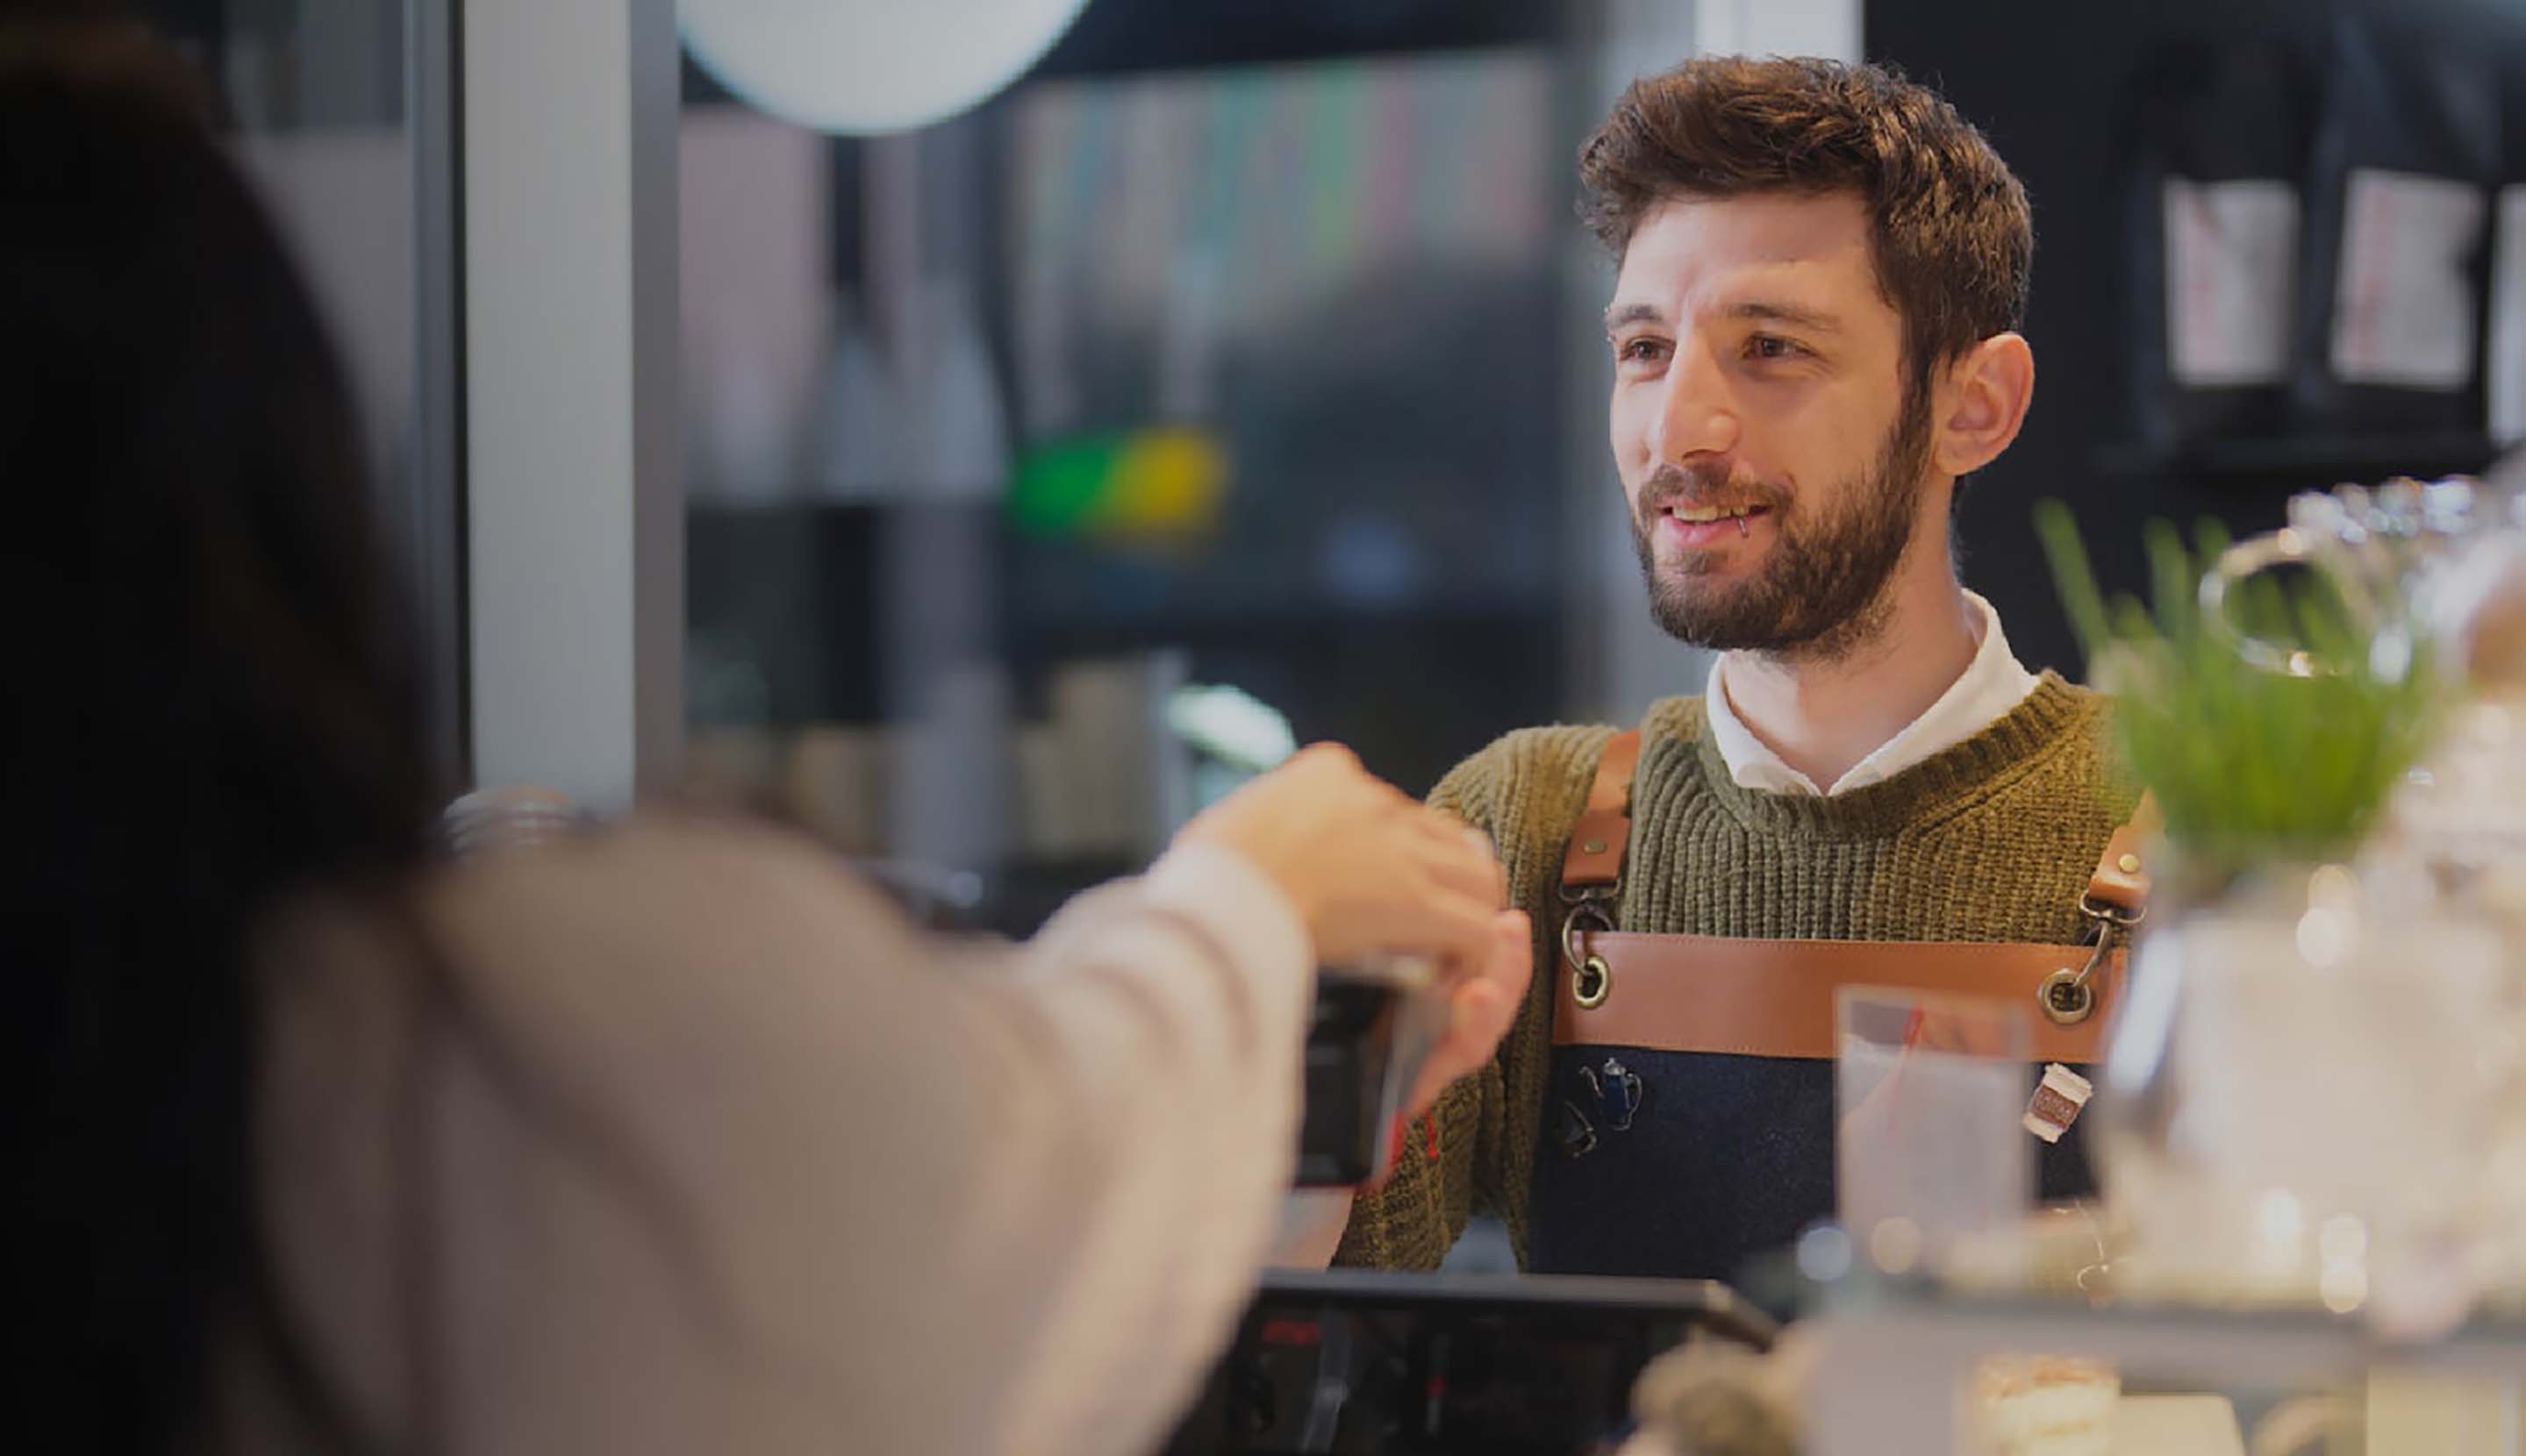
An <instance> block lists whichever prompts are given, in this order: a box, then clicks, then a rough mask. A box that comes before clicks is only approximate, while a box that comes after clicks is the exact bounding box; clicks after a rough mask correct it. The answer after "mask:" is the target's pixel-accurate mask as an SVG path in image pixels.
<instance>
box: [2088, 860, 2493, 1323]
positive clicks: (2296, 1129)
mask: <svg viewBox="0 0 2526 1456" xmlns="http://www.w3.org/2000/svg"><path fill="white" fill-rule="evenodd" d="M2176 879H2177V882H2178V884H2181V883H2183V882H2184V879H2185V878H2184V877H2180V876H2179V877H2176ZM2160 883H2161V885H2162V886H2164V885H2165V884H2166V880H2164V879H2161V881H2160ZM2191 883H2192V884H2193V886H2194V888H2193V889H2192V891H2191V892H2190V893H2187V892H2185V891H2184V890H2182V889H2176V890H2175V891H2174V893H2172V894H2171V895H2166V894H2162V895H2161V899H2160V905H2159V909H2158V912H2157V914H2156V915H2155V916H2154V917H2153V924H2152V926H2151V928H2150V929H2149V930H2148V931H2147V932H2145V933H2144V934H2143V936H2142V938H2141V940H2140V943H2139V946H2138V950H2137V954H2136V958H2135V961H2134V964H2133V969H2132V978H2131V983H2130V990H2129V992H2128V994H2127V996H2126V998H2125V1001H2124V1006H2123V1010H2122V1013H2121V1015H2120V1017H2119V1018H2118V1020H2117V1022H2116V1024H2115V1026H2114V1028H2113V1029H2112V1030H2111V1032H2110V1033H2109V1036H2108V1041H2107V1047H2106V1053H2105V1061H2104V1065H2103V1067H2102V1068H2101V1069H2100V1083H2101V1084H2100V1088H2099V1092H2098V1097H2097V1106H2096V1108H2095V1109H2094V1112H2093V1114H2092V1115H2093V1116H2094V1117H2096V1119H2097V1125H2098V1126H2097V1155H2098V1158H2099V1161H2100V1170H2099V1171H2100V1173H2101V1174H2102V1177H2103V1180H2104V1183H2105V1189H2106V1194H2107V1197H2108V1199H2109V1201H2110V1203H2111V1206H2112V1208H2113V1211H2114V1213H2115V1215H2116V1217H2117V1218H2118V1219H2119V1220H2121V1221H2123V1222H2125V1223H2127V1224H2128V1226H2129V1228H2130V1230H2131V1235H2132V1240H2133V1245H2132V1253H2131V1255H2130V1256H2129V1257H2128V1258H2127V1259H2126V1260H2123V1261H2120V1262H2119V1263H2118V1267H2117V1280H2116V1282H2117V1285H2118V1287H2119V1288H2120V1290H2121V1292H2122V1293H2123V1294H2125V1295H2126V1296H2128V1295H2132V1294H2141V1295H2145V1296H2151V1297H2169V1298H2182V1299H2205V1300H2211V1301H2217V1302H2222V1303H2238V1302H2267V1301H2268V1302H2287V1303H2299V1302H2320V1303H2322V1304H2324V1305H2325V1306H2327V1307H2329V1308H2332V1309H2334V1310H2336V1311H2340V1312H2345V1313H2348V1312H2349V1311H2352V1310H2359V1311H2362V1312H2363V1313H2364V1314H2365V1315H2367V1316H2368V1317H2369V1318H2370V1319H2371V1320H2372V1321H2373V1322H2374V1323H2375V1324H2376V1325H2377V1326H2378V1328H2380V1330H2383V1331H2386V1332H2389V1333H2392V1334H2394V1335H2398V1336H2404V1337H2418V1336H2424V1335H2428V1334H2433V1333H2437V1332H2442V1331H2444V1330H2446V1329H2448V1328H2450V1327H2451V1326H2452V1325H2453V1324H2455V1323H2456V1322H2457V1321H2458V1320H2460V1319H2461V1318H2462V1316H2463V1314H2464V1313H2465V1311H2466V1310H2467V1309H2468V1308H2470V1306H2471V1304H2472V1302H2473V1300H2474V1297H2475V1295H2476V1293H2477V1291H2478V1290H2479V1288H2480V1287H2481V1286H2482V1284H2483V1282H2484V1279H2485V1263H2486V1259H2487V1252H2486V1251H2487V1247H2488V1242H2489V1240H2490V1237H2491V1234H2492V1232H2493V1228H2494V1225H2495V1224H2496V1222H2497V1215H2496V1209H2495V1208H2494V1205H2493V1198H2492V1193H2491V1188H2490V1180H2489V1179H2488V1178H2486V1176H2485V1169H2486V1164H2487V1160H2488V1157H2489V1154H2490V1152H2491V1150H2492V1149H2493V1148H2494V1146H2495V1144H2496V1142H2497V1140H2498V1135H2499V1124H2500V1121H2501V1106H2502V1104H2503V1102H2504V1101H2505V1100H2506V1098H2505V1096H2504V1094H2505V1093H2506V1092H2507V1091H2508V1090H2509V1088H2510V1087H2511V1085H2512V1084H2513V1082H2514V1080H2515V1064H2516V1061H2517V1056H2516V1046H2517V1035H2516V1030H2517V1013H2516V1004H2517V997H2516V996H2515V994H2514V992H2513V989H2512V986H2511V984H2510V978H2509V977H2508V974H2507V970H2506V964H2505V960H2504V952H2503V948H2502V946H2501V937H2500V936H2499V934H2498V933H2497V931H2496V929H2494V927H2493V926H2492V924H2491V923H2489V922H2488V921H2487V920H2485V919H2483V918H2481V917H2478V916H2475V915H2472V914H2470V913H2468V912H2466V911H2464V910H2463V909H2461V908H2460V907H2458V906H2456V905H2453V904H2452V903H2450V902H2449V901H2447V900H2445V899H2444V898H2441V897H2439V896H2436V895H2434V894H2433V893H2431V892H2430V891H2429V889H2428V887H2427V884H2426V881H2425V879H2423V878H2421V877H2414V876H2407V875H2403V874H2400V873H2398V872H2397V870H2396V869H2395V868H2394V867H2393V866H2363V867H2362V868H2361V869H2359V870H2356V871H2354V870H2353V869H2352V868H2351V867H2349V866H2348V865H2345V864H2341V863H2335V862H2331V861H2328V860H2324V859H2318V858H2310V859H2292V860H2287V861H2283V862H2278V863H2269V864H2266V865H2264V866H2262V867H2260V868H2256V869H2253V870H2250V871H2247V872H2244V873H2241V874H2236V875H2230V876H2222V877H2216V878H2210V877H2203V876H2198V875H2196V876H2194V877H2191Z"/></svg>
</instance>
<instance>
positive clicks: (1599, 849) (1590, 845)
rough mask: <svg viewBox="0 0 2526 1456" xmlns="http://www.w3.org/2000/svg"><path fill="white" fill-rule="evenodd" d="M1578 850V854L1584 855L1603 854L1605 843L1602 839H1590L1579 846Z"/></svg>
mask: <svg viewBox="0 0 2526 1456" xmlns="http://www.w3.org/2000/svg"><path fill="white" fill-rule="evenodd" d="M1579 849H1580V852H1581V853H1584V854H1603V853H1604V852H1605V841H1604V840H1602V839H1591V840H1589V841H1588V842H1587V843H1585V844H1582V845H1580V846H1579Z"/></svg>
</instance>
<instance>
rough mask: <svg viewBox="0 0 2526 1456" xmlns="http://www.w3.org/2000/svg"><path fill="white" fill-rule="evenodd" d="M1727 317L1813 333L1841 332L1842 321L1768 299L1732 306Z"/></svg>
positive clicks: (1750, 300)
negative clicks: (1806, 330)
mask: <svg viewBox="0 0 2526 1456" xmlns="http://www.w3.org/2000/svg"><path fill="white" fill-rule="evenodd" d="M1728 317H1730V318H1732V319H1744V320H1748V321H1750V322H1753V323H1756V324H1787V325H1789V326H1791V327H1793V328H1804V329H1808V330H1810V331H1812V332H1815V333H1840V332H1841V331H1842V321H1841V320H1839V319H1836V318H1835V317H1834V316H1833V315H1831V314H1828V313H1823V312H1821V311H1819V310H1816V309H1808V308H1800V307H1798V306H1797V305H1796V304H1793V303H1779V302H1775V301H1772V300H1769V299H1761V298H1750V299H1747V300H1746V301H1744V302H1743V303H1740V304H1735V305H1732V306H1731V307H1730V308H1729V310H1728Z"/></svg>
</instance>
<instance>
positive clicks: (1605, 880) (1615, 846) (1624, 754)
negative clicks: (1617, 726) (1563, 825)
mask: <svg viewBox="0 0 2526 1456" xmlns="http://www.w3.org/2000/svg"><path fill="white" fill-rule="evenodd" d="M1640 761H1641V730H1640V729H1639V728H1627V729H1625V730H1624V731H1622V732H1619V733H1616V734H1615V735H1614V736H1613V737H1611V738H1608V739H1607V740H1605V748H1604V751H1603V752H1602V753H1601V754H1599V755H1598V756H1597V758H1596V781H1595V782H1594V783H1593V784H1591V786H1590V787H1589V789H1588V807H1587V808H1586V809H1584V810H1582V811H1581V812H1580V815H1579V823H1578V824H1577V826H1575V827H1574V828H1572V829H1571V831H1570V848H1569V851H1568V852H1567V853H1565V854H1564V855H1562V857H1561V888H1562V889H1563V891H1565V892H1567V893H1571V894H1576V893H1578V892H1580V891H1582V890H1591V889H1601V890H1606V891H1610V890H1611V889H1612V887H1613V886H1615V885H1618V884H1620V883H1622V882H1623V853H1624V851H1625V850H1627V849H1628V848H1630V847H1631V842H1632V770H1633V769H1634V768H1635V767H1636V766H1638V765H1639V763H1640Z"/></svg>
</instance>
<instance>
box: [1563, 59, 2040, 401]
mask: <svg viewBox="0 0 2526 1456" xmlns="http://www.w3.org/2000/svg"><path fill="white" fill-rule="evenodd" d="M1579 181H1580V185H1581V188H1582V197H1581V201H1580V213H1581V215H1582V216H1583V217H1584V218H1586V220H1587V223H1588V226H1589V229H1590V230H1591V231H1592V232H1594V233H1595V234H1596V237H1597V240H1598V241H1600V242H1602V243H1604V244H1605V246H1606V247H1607V248H1609V249H1611V250H1612V251H1613V253H1614V256H1615V257H1617V258H1620V257H1621V256H1622V255H1623V252H1624V250H1625V249H1626V248H1628V247H1629V246H1630V245H1631V240H1632V233H1633V230H1634V229H1636V228H1637V227H1639V226H1640V224H1641V220H1642V218H1643V217H1645V216H1646V215H1647V214H1648V212H1649V211H1650V209H1652V208H1654V207H1656V206H1658V205H1659V204H1660V203H1664V202H1671V201H1675V200H1678V199H1687V198H1724V197H1743V196H1750V195H1756V194H1764V193H1773V194H1778V193H1788V194H1792V195H1813V196H1824V195H1828V194H1832V193H1838V192H1849V193H1855V194H1856V195H1857V196H1858V197H1859V198H1860V200H1861V201H1862V203H1863V204H1865V205H1866V207H1867V208H1868V214H1869V219H1870V223H1871V233H1872V243H1873V247H1872V252H1873V253H1874V255H1875V260H1876V266H1877V289H1878V292H1879V293H1881V294H1882V295H1884V297H1885V299H1886V301H1887V303H1888V304H1890V305H1891V306H1893V308H1894V310H1895V313H1896V314H1897V315H1899V316H1900V317H1901V318H1902V320H1903V334H1904V349H1903V362H1904V369H1905V371H1906V373H1907V375H1908V376H1909V377H1908V379H1907V382H1908V383H1909V384H1910V386H1911V387H1912V388H1914V389H1916V390H1918V389H1926V388H1927V386H1928V383H1929V379H1930V377H1931V374H1932V371H1934V370H1936V369H1937V368H1939V367H1941V366H1944V365H1947V364H1951V363H1953V362H1954V361H1955V360H1957V359H1959V358H1961V357H1963V356H1964V354H1965V353H1966V352H1967V351H1969V350H1971V349H1972V348H1973V347H1974V346H1975V345H1976V344H1979V343H1981V342H1982V341H1983V340H1984V339H1987V338H1990V337H1991V336H1992V335H1994V334H1996V333H2005V332H2007V331H2008V330H2010V329H2013V328H2015V327H2017V326H2019V324H2020V323H2021V322H2022V321H2023V320H2024V318H2025V316H2026V288H2027V278H2028V276H2029V274H2030V273H2031V272H2032V271H2033V268H2034V262H2035V227H2034V224H2033V223H2032V221H2030V219H2029V216H2028V212H2027V205H2026V189H2025V188H2024V187H2023V186H2021V185H2019V183H2018V180H2017V176H2016V175H2015V174H2014V173H2011V172H2010V171H2009V170H2008V164H2007V163H2005V162H2002V161H2000V160H1999V154H1998V153H1997V152H1995V151H1993V150H1992V146H1991V142H1990V141H1989V140H1988V139H1986V138H1985V137H1984V136H1983V134H1982V133H1981V132H1980V131H1978V130H1976V129H1975V128H1974V126H1973V124H1972V123H1970V122H1967V121H1966V120H1965V119H1964V118H1963V117H1961V116H1959V115H1957V113H1956V109H1955V108H1954V107H1952V106H1950V105H1948V104H1947V102H1946V101H1945V98H1943V97H1941V96H1940V95H1939V94H1938V93H1937V92H1935V91H1932V90H1931V89H1929V88H1928V87H1926V86H1921V85H1915V84H1914V83H1912V82H1911V81H1908V80H1905V79H1904V78H1903V76H1902V75H1901V73H1899V72H1897V71H1895V70H1894V69H1893V68H1891V67H1883V66H1868V65H1852V64H1847V63H1844V62H1841V61H1819V60H1805V59H1801V60H1760V61H1757V60H1747V59H1744V58H1743V57H1737V56H1724V57H1713V58H1710V59H1707V60H1697V61H1687V62H1686V63H1684V64H1683V65H1682V66H1679V67H1677V68H1676V69H1674V70H1673V71H1670V72H1667V73H1666V74H1665V75H1655V76H1650V77H1648V78H1646V79H1643V80H1637V81H1634V82H1633V83H1632V85H1631V87H1630V89H1628V90H1626V91H1624V92H1623V98H1622V99H1621V100H1620V101H1617V102H1615V103H1614V112H1613V115H1611V116H1609V117H1607V118H1606V119H1605V122H1604V125H1603V126H1598V127H1597V128H1596V130H1595V133H1594V134H1593V135H1591V136H1590V137H1589V138H1588V141H1587V144H1586V145H1585V146H1583V147H1581V148H1580V150H1579Z"/></svg>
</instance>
